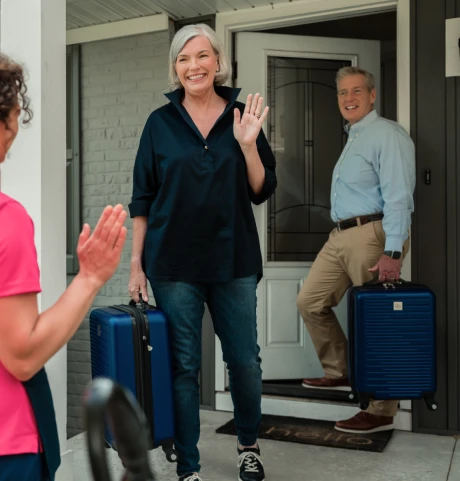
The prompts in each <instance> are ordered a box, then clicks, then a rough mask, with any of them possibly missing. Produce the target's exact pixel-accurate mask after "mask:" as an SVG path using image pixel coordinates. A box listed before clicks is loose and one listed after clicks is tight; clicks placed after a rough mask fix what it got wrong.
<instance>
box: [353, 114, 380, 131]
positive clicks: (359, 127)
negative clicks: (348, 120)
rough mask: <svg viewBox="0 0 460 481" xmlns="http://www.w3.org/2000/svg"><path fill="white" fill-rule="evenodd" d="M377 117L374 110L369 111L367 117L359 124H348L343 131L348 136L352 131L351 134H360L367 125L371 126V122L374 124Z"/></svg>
mask: <svg viewBox="0 0 460 481" xmlns="http://www.w3.org/2000/svg"><path fill="white" fill-rule="evenodd" d="M378 116H379V114H378V113H377V111H376V110H375V109H374V110H371V111H370V112H369V113H368V114H367V115H365V116H364V117H363V118H362V119H361V120H360V121H359V122H356V124H353V125H350V124H347V125H345V130H346V132H347V133H348V134H349V133H350V132H351V131H353V133H357V134H358V133H360V132H362V131H363V130H364V129H365V128H366V127H367V126H368V125H369V124H371V123H372V122H374V120H376V119H377V117H378Z"/></svg>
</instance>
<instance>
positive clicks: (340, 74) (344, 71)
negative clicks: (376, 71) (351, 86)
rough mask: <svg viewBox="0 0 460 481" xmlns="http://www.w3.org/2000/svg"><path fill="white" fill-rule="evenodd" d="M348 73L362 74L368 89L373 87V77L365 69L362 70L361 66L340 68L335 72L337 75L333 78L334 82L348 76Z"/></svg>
mask: <svg viewBox="0 0 460 481" xmlns="http://www.w3.org/2000/svg"><path fill="white" fill-rule="evenodd" d="M350 75H362V76H363V77H364V78H365V80H366V86H367V88H368V89H369V91H371V90H373V89H375V77H374V76H373V75H372V74H371V73H370V72H368V71H367V70H364V69H363V68H359V67H343V68H341V69H340V70H339V71H338V72H337V75H336V78H335V81H336V84H337V85H338V84H339V82H340V81H341V80H342V79H343V78H345V77H349V76H350Z"/></svg>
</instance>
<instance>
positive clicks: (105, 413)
mask: <svg viewBox="0 0 460 481" xmlns="http://www.w3.org/2000/svg"><path fill="white" fill-rule="evenodd" d="M83 413H84V422H85V428H86V439H87V443H88V453H89V460H90V465H91V470H92V473H93V477H94V481H110V480H111V478H110V472H109V468H108V464H107V457H106V448H105V426H106V424H105V422H106V420H107V423H108V425H109V427H110V430H111V432H112V434H113V436H114V438H115V441H116V445H117V451H118V455H119V457H120V459H121V461H122V464H123V467H124V468H125V469H126V472H125V474H124V476H123V478H122V480H123V481H155V476H154V475H153V473H152V470H151V468H150V466H149V459H148V450H147V445H148V435H149V428H148V424H147V419H146V417H145V415H144V412H143V411H142V409H141V408H140V406H139V405H138V404H137V401H136V400H135V398H134V397H133V395H132V394H131V393H130V392H129V391H127V390H126V389H124V388H123V387H121V386H120V385H119V384H117V383H116V382H114V381H112V380H111V379H108V378H103V377H101V378H96V379H94V380H93V381H92V382H91V383H90V384H89V385H88V387H87V388H86V390H85V394H84V398H83Z"/></svg>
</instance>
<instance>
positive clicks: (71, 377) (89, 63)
mask: <svg viewBox="0 0 460 481" xmlns="http://www.w3.org/2000/svg"><path fill="white" fill-rule="evenodd" d="M169 46H170V40H169V32H168V31H164V32H157V33H153V34H144V35H139V36H133V37H124V38H118V39H113V40H107V41H101V42H94V43H88V44H84V45H82V47H81V79H82V80H81V82H82V87H81V98H82V111H81V119H82V149H81V150H82V212H83V215H82V216H83V219H82V220H83V222H88V223H89V224H90V225H91V226H92V227H94V226H95V225H96V222H97V220H98V218H99V215H100V214H101V212H102V209H103V208H104V206H105V205H107V204H115V203H122V204H123V205H124V206H125V208H127V207H128V204H129V202H130V199H131V190H132V169H133V165H134V159H135V155H136V151H137V147H138V145H139V138H140V135H141V133H142V129H143V127H144V124H145V121H146V120H147V117H148V115H149V114H150V112H152V111H153V110H154V109H156V108H158V107H160V106H161V105H163V104H164V103H166V100H167V99H166V97H164V95H163V93H164V92H166V91H167V89H168V83H167V66H168V53H169ZM131 226H132V222H131V219H128V221H127V227H128V229H129V233H128V239H127V241H126V247H125V252H124V253H123V256H122V262H121V264H120V267H119V269H118V270H117V272H116V274H115V275H114V276H113V277H112V279H111V280H110V281H109V282H108V283H107V285H106V286H105V287H104V288H103V289H102V290H101V291H100V293H99V295H98V296H97V298H96V300H95V302H94V305H93V307H103V306H108V305H111V304H116V303H126V302H128V301H129V297H128V295H127V290H128V280H129V262H130V252H131V245H132V241H131V240H132V231H131ZM70 280H71V279H70V278H69V279H68V281H70ZM67 368H68V386H67V392H68V401H67V402H68V426H67V429H68V437H72V436H75V435H77V434H78V433H80V432H82V431H83V426H82V417H81V395H82V392H83V389H84V387H85V385H86V384H87V383H88V382H89V381H90V379H91V368H90V343H89V324H88V319H86V320H85V321H84V322H83V324H82V326H81V327H80V329H79V330H78V332H77V333H76V334H75V336H74V337H73V339H72V340H71V341H70V342H69V345H68V360H67Z"/></svg>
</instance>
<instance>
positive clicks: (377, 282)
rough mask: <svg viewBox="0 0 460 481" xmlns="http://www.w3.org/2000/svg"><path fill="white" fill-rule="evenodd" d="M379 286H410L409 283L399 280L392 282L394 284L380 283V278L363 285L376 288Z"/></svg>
mask: <svg viewBox="0 0 460 481" xmlns="http://www.w3.org/2000/svg"><path fill="white" fill-rule="evenodd" d="M378 284H382V285H384V286H393V287H394V286H395V285H398V284H399V285H403V284H410V282H409V281H405V280H404V279H398V280H397V281H396V280H395V281H392V282H385V281H379V278H378V277H375V278H374V279H371V280H370V281H367V282H365V283H364V284H363V286H375V285H378Z"/></svg>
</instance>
